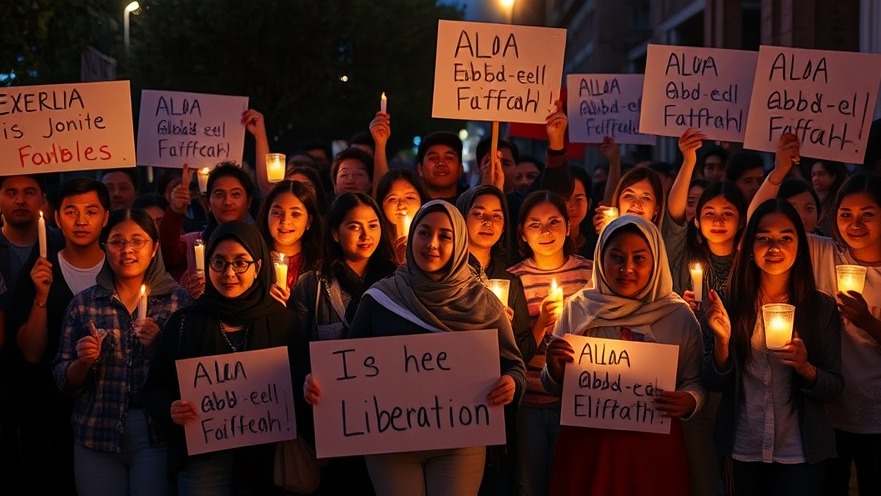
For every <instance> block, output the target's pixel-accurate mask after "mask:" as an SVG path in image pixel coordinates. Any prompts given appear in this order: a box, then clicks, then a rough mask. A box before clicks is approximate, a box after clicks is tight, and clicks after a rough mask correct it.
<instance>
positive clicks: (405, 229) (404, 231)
mask: <svg viewBox="0 0 881 496" xmlns="http://www.w3.org/2000/svg"><path fill="white" fill-rule="evenodd" d="M411 223H413V219H412V218H410V215H408V214H404V215H402V216H401V223H400V224H399V225H398V229H400V231H401V232H399V233H398V237H399V238H400V237H401V236H409V235H410V224H411Z"/></svg>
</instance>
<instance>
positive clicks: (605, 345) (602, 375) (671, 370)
mask: <svg viewBox="0 0 881 496" xmlns="http://www.w3.org/2000/svg"><path fill="white" fill-rule="evenodd" d="M633 330H634V331H636V330H637V328H636V327H634V328H633ZM563 338H564V339H565V340H566V341H568V342H569V344H571V345H572V348H573V349H575V362H574V363H568V364H566V373H565V375H564V376H563V401H562V406H561V414H560V423H561V424H563V425H574V426H581V427H597V428H601V429H616V430H623V431H642V432H658V433H663V434H669V433H670V419H668V418H666V417H662V416H661V414H660V413H659V412H658V411H656V410H655V407H654V402H653V401H652V398H653V397H654V396H655V395H656V394H658V393H660V392H661V391H664V390H668V391H674V390H675V389H676V367H677V365H678V363H679V347H678V346H676V345H672V344H660V343H647V342H641V341H622V340H618V339H601V338H589V337H585V336H577V335H575V334H566V335H565V336H563Z"/></svg>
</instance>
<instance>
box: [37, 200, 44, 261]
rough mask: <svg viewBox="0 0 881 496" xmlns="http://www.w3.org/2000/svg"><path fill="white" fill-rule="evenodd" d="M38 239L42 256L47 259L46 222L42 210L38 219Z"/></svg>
mask: <svg viewBox="0 0 881 496" xmlns="http://www.w3.org/2000/svg"><path fill="white" fill-rule="evenodd" d="M37 237H38V238H39V240H40V256H41V257H43V258H46V221H45V220H44V219H43V211H42V210H40V218H39V219H37Z"/></svg>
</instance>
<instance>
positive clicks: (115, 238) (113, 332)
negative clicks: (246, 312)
mask: <svg viewBox="0 0 881 496" xmlns="http://www.w3.org/2000/svg"><path fill="white" fill-rule="evenodd" d="M100 239H101V243H102V244H103V245H104V249H105V251H106V257H105V259H104V266H103V267H102V268H101V272H99V273H98V276H97V277H96V282H97V284H96V285H95V286H92V287H91V288H89V289H86V290H85V291H83V292H81V293H79V294H77V295H76V296H75V297H74V298H73V300H71V302H70V305H69V306H68V309H67V316H66V317H65V319H64V328H63V330H62V336H61V342H60V345H59V350H58V356H57V357H56V359H55V367H54V374H55V380H56V383H57V384H58V387H59V388H60V389H61V390H62V391H64V392H67V393H70V394H72V395H74V396H75V397H76V404H75V407H74V412H73V418H72V424H73V430H74V440H75V445H74V467H75V468H74V471H75V474H76V486H77V492H78V493H79V494H82V495H84V496H87V495H90V494H144V495H153V494H155V495H164V494H167V493H168V488H167V486H166V485H165V483H164V481H165V446H163V445H162V444H161V443H160V440H159V435H158V434H159V432H158V428H157V426H156V425H155V424H154V423H153V421H152V420H151V419H150V418H149V417H147V416H146V415H145V413H144V395H143V387H144V381H145V380H146V377H147V370H148V369H149V366H150V361H151V358H152V357H153V355H154V351H155V349H156V338H157V337H158V336H159V329H160V327H161V326H162V325H163V324H164V323H165V321H166V320H167V319H168V317H169V316H170V315H171V314H172V313H173V312H175V311H176V310H178V309H179V308H180V307H182V306H184V305H186V304H187V303H189V298H188V297H187V294H186V292H185V291H184V290H183V289H181V288H180V287H179V286H178V285H177V283H176V282H174V279H172V277H171V276H170V275H168V273H167V272H165V265H164V264H163V263H162V255H161V254H160V252H159V232H158V231H157V229H156V224H154V223H153V220H152V219H151V218H150V216H148V215H147V214H146V213H145V212H143V211H141V210H130V209H125V210H115V211H114V212H113V213H111V214H110V218H109V220H108V222H107V226H106V227H104V229H103V231H102V232H101V238H100ZM142 285H144V286H145V287H146V288H149V297H148V298H147V313H146V318H145V319H143V320H139V314H138V302H139V300H140V298H141V287H142ZM133 488H138V491H139V492H133V491H132V489H133Z"/></svg>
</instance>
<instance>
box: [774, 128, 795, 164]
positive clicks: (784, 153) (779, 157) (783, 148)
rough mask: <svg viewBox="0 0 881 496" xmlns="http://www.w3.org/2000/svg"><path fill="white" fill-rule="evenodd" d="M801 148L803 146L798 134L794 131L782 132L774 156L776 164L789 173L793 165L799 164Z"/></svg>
mask: <svg viewBox="0 0 881 496" xmlns="http://www.w3.org/2000/svg"><path fill="white" fill-rule="evenodd" d="M799 148H801V143H799V140H798V136H796V135H794V134H792V133H785V134H781V135H780V139H779V140H777V153H776V155H775V156H774V160H775V165H776V166H777V167H778V168H780V169H781V170H785V171H786V172H787V173H789V169H790V168H791V167H792V165H793V164H798V163H799V162H800V161H801V155H800V154H799Z"/></svg>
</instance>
